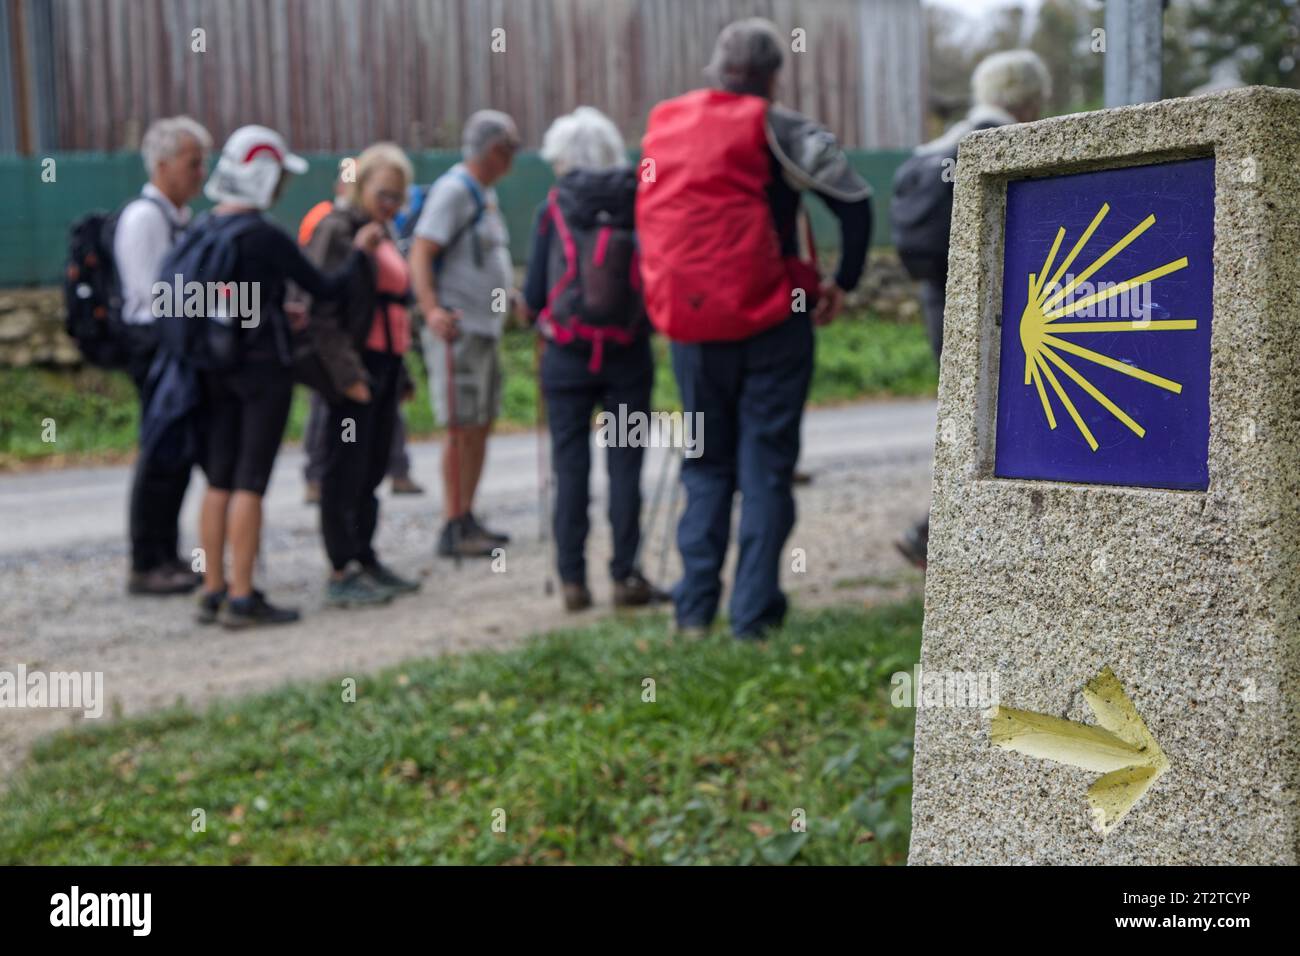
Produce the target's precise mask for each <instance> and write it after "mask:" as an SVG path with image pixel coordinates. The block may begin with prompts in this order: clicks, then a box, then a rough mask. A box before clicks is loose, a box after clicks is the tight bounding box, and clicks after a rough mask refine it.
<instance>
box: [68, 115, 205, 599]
mask: <svg viewBox="0 0 1300 956" xmlns="http://www.w3.org/2000/svg"><path fill="white" fill-rule="evenodd" d="M211 148H212V137H211V136H209V135H208V131H207V130H206V129H204V128H203V127H202V126H201V125H200V124H199V123H197V122H196V121H195V120H192V119H190V118H189V117H188V116H174V117H169V118H167V119H160V120H157V121H156V122H154V123H152V124H151V125H150V126H149V129H148V130H147V131H146V132H145V134H144V139H143V140H142V141H141V144H140V152H141V154H142V155H143V157H144V165H145V169H146V170H147V171H148V173H149V181H148V182H147V183H145V184H144V188H143V189H141V190H140V195H139V196H138V197H137V198H136V199H134V200H132V201H131V202H129V203H127V204H126V205H125V206H124V207H122V210H121V212H119V213H118V214H117V217H116V219H115V220H113V221H111V222H110V223H108V224H107V229H105V228H104V227H103V226H101V227H99V228H100V230H101V232H102V234H103V238H104V239H105V240H111V253H112V258H111V260H110V262H108V263H106V264H105V265H107V266H108V267H109V268H111V269H112V270H114V276H113V278H115V280H116V282H115V285H116V287H117V294H116V296H114V297H113V301H112V302H111V303H110V304H109V305H108V308H109V309H114V310H116V311H117V315H116V316H111V315H109V316H106V320H105V321H106V323H107V324H116V325H117V330H118V331H117V338H118V342H119V343H120V346H121V349H122V353H123V358H124V360H125V366H126V371H127V373H128V374H129V375H130V376H131V381H132V382H134V383H135V387H136V391H137V393H138V394H139V396H140V408H141V412H142V413H143V410H144V408H145V406H147V405H148V403H149V397H150V395H151V393H152V387H151V383H150V376H149V371H150V369H151V368H152V366H153V362H154V356H155V354H156V353H157V351H158V328H157V324H156V319H155V318H154V314H153V285H154V282H155V280H157V278H158V270H159V267H160V266H161V265H162V261H163V259H164V257H165V256H166V255H167V253H168V251H169V250H170V249H171V248H172V246H173V245H174V244H175V242H176V240H177V238H178V237H179V236H180V235H181V233H183V232H184V231H185V228H186V227H187V226H188V225H189V222H190V217H191V210H190V208H189V205H188V203H189V202H190V200H192V199H193V198H194V197H196V196H197V195H198V194H199V190H201V189H202V188H203V179H204V176H206V174H207V165H206V157H207V152H208V150H209V149H211ZM101 258H102V256H101ZM83 278H84V277H83ZM78 304H81V303H74V305H73V308H70V309H69V317H70V319H72V317H73V312H74V311H75V309H76V306H77V305H78ZM115 320H116V322H115ZM79 341H80V340H79ZM152 451H153V450H152V449H146V448H144V447H142V448H141V452H140V454H139V456H138V457H137V458H136V463H135V472H134V475H133V476H132V480H131V499H130V508H129V517H128V522H129V528H130V536H131V572H130V576H129V577H128V579H127V591H128V592H129V593H131V594H152V595H165V594H187V593H189V592H190V591H193V590H194V589H195V588H196V587H198V583H199V581H198V578H197V577H196V575H195V573H194V571H193V570H192V569H191V567H190V562H189V561H183V560H181V557H180V549H179V537H180V534H179V523H180V513H181V504H182V502H183V501H184V500H185V491H186V489H187V488H188V486H189V482H190V470H191V467H192V462H191V461H189V460H188V459H183V458H182V459H179V460H177V459H170V460H169V459H168V458H167V457H166V456H160V455H157V454H152V453H150V452H152Z"/></svg>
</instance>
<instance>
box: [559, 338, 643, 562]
mask: <svg viewBox="0 0 1300 956" xmlns="http://www.w3.org/2000/svg"><path fill="white" fill-rule="evenodd" d="M589 359H590V355H589V354H588V353H586V352H583V351H581V350H578V349H573V348H564V347H562V346H556V345H554V344H552V343H547V345H546V350H545V352H543V353H542V369H541V382H542V391H543V393H544V395H545V397H546V417H547V422H548V424H549V426H550V431H551V467H552V469H553V471H554V474H555V485H556V488H555V523H554V533H555V551H556V560H557V564H558V565H559V567H558V570H559V573H560V580H561V581H563V582H565V583H566V584H586V583H587V559H586V556H585V553H584V552H585V550H586V545H587V532H588V531H589V530H590V528H591V522H590V520H589V518H588V516H587V509H588V505H589V503H590V498H589V495H588V486H587V485H588V483H587V479H588V476H589V474H590V472H591V441H592V438H591V416H592V413H593V412H594V411H595V410H596V406H597V405H600V406H601V407H602V408H604V409H605V410H606V411H609V412H613V413H614V414H615V415H617V414H618V408H619V406H620V405H625V406H627V412H628V413H629V414H630V413H632V412H648V411H649V410H650V392H651V389H652V388H653V387H654V377H655V368H654V356H653V354H652V353H651V351H650V342H649V339H648V338H639V339H638V340H637V341H636V342H634V343H633V344H631V345H629V346H626V347H616V346H608V347H606V349H605V357H604V364H603V365H602V367H601V370H600V371H599V372H595V373H593V372H591V371H589V370H588V369H587V363H588V361H589ZM644 458H645V449H644V448H642V447H640V446H633V447H618V446H611V447H609V448H607V449H605V464H606V467H607V469H608V471H609V524H610V528H611V530H612V532H613V539H614V540H613V555H612V557H611V558H610V562H609V575H610V577H611V578H613V579H614V580H616V581H621V580H623V579H624V578H626V577H627V576H628V575H629V574H631V573H632V572H633V571H635V570H636V569H637V568H636V555H637V549H638V547H639V545H640V542H641V463H642V461H643V459H644Z"/></svg>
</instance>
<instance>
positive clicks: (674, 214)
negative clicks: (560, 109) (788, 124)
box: [636, 90, 819, 342]
mask: <svg viewBox="0 0 1300 956" xmlns="http://www.w3.org/2000/svg"><path fill="white" fill-rule="evenodd" d="M767 108H768V102H767V100H765V99H763V98H762V97H758V96H748V95H743V94H737V93H725V92H722V91H721V90H696V91H694V92H692V93H687V94H685V95H684V96H679V97H677V98H676V99H671V100H666V101H665V102H663V103H660V104H659V105H658V106H656V107H655V108H654V109H653V110H652V111H651V112H650V120H649V123H648V124H647V127H646V134H645V138H644V139H643V140H642V144H641V145H642V150H641V156H642V160H641V163H642V170H643V173H642V180H641V183H640V185H639V187H638V189H637V199H636V225H637V236H638V239H639V241H640V244H641V279H642V284H643V287H644V293H645V304H646V311H647V313H648V314H649V316H650V321H651V322H652V323H653V324H654V327H655V328H656V329H658V330H659V331H660V332H662V333H663V334H664V335H666V336H668V337H669V338H670V339H672V340H674V341H677V342H710V341H734V340H736V339H744V338H749V337H750V336H752V335H754V334H756V333H758V332H761V331H763V330H764V329H767V328H770V327H771V326H773V325H776V324H777V323H779V322H782V321H784V320H785V319H786V318H787V317H789V315H790V313H791V311H792V306H793V304H794V299H793V292H794V290H795V289H803V290H804V292H805V296H806V298H805V305H806V307H807V308H808V309H810V310H811V308H812V305H813V304H814V302H815V299H816V296H817V291H818V285H819V283H818V275H817V267H816V264H815V262H811V261H806V260H803V259H800V258H798V257H795V256H788V257H786V256H782V255H781V243H780V240H779V238H778V237H777V234H776V226H775V224H774V222H773V220H772V211H771V207H770V206H769V204H768V197H767V186H768V184H769V182H770V181H771V179H772V156H771V153H770V151H769V149H768V145H767ZM649 162H653V167H652V168H651V167H647V163H649ZM651 172H652V175H651Z"/></svg>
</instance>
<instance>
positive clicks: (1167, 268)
mask: <svg viewBox="0 0 1300 956" xmlns="http://www.w3.org/2000/svg"><path fill="white" fill-rule="evenodd" d="M1108 212H1110V204H1109V203H1103V204H1102V206H1101V208H1100V209H1099V210H1097V215H1095V216H1094V217H1093V219H1092V222H1091V223H1090V224H1089V225H1088V228H1087V229H1085V230H1084V231H1083V235H1081V236H1080V237H1079V241H1078V242H1076V243H1075V244H1074V247H1073V248H1072V249H1071V250H1070V253H1069V255H1067V256H1066V257H1065V260H1064V261H1063V262H1062V263H1061V264H1060V265H1059V266H1057V268H1056V272H1055V273H1054V274H1053V275H1052V277H1051V279H1050V280H1048V279H1047V278H1046V276H1047V273H1048V271H1049V270H1050V269H1051V268H1052V264H1053V263H1054V262H1055V261H1056V254H1057V253H1058V252H1059V251H1060V249H1061V243H1062V242H1063V241H1064V239H1065V227H1064V226H1061V227H1060V228H1059V229H1058V230H1057V232H1056V240H1055V241H1054V242H1053V243H1052V248H1051V249H1050V250H1049V251H1048V253H1047V259H1046V260H1045V261H1044V262H1043V267H1042V268H1041V269H1040V270H1039V271H1038V272H1031V273H1030V274H1029V294H1028V296H1027V297H1026V302H1025V311H1024V312H1023V313H1021V316H1020V344H1021V346H1022V347H1023V348H1024V350H1025V385H1026V386H1028V385H1030V384H1031V383H1032V384H1033V385H1034V386H1035V387H1036V388H1037V389H1038V397H1039V399H1040V400H1041V401H1042V403H1043V414H1044V415H1046V416H1047V424H1048V426H1049V427H1050V428H1053V429H1055V428H1056V416H1055V415H1054V414H1053V412H1052V402H1051V399H1050V398H1049V397H1048V394H1047V388H1046V386H1045V385H1044V379H1045V380H1046V382H1047V384H1048V385H1050V386H1051V388H1052V391H1053V392H1055V393H1056V397H1057V399H1059V400H1060V402H1061V404H1062V405H1063V406H1064V407H1065V410H1066V411H1067V412H1068V413H1069V415H1070V417H1071V418H1072V419H1074V424H1075V425H1076V426H1078V429H1079V432H1080V434H1082V435H1083V437H1084V439H1085V440H1086V441H1087V442H1088V445H1089V447H1091V448H1092V450H1093V451H1096V450H1097V439H1096V438H1094V437H1093V435H1092V432H1091V431H1090V430H1089V429H1088V426H1087V425H1086V424H1084V421H1083V419H1082V418H1081V417H1080V415H1079V410H1078V409H1077V408H1075V407H1074V403H1073V402H1071V401H1070V398H1069V396H1067V395H1066V394H1065V389H1063V388H1062V387H1061V383H1060V380H1059V379H1057V377H1056V374H1055V373H1054V372H1053V371H1052V366H1053V365H1054V366H1056V368H1057V369H1059V370H1060V371H1062V372H1064V373H1065V374H1066V375H1067V376H1069V378H1071V379H1072V380H1073V381H1074V383H1075V384H1076V385H1078V386H1079V387H1080V388H1081V389H1083V390H1084V391H1085V392H1087V393H1088V394H1089V395H1090V396H1092V398H1093V399H1095V400H1096V401H1097V402H1098V404H1100V405H1101V406H1102V407H1103V408H1105V409H1106V411H1108V412H1110V413H1111V414H1112V415H1114V416H1115V417H1116V418H1117V419H1119V420H1120V421H1121V422H1123V423H1124V424H1125V425H1126V426H1127V427H1128V428H1129V429H1130V430H1131V431H1132V432H1133V433H1134V434H1135V435H1137V436H1138V437H1139V438H1141V437H1143V436H1144V435H1145V434H1146V430H1145V429H1143V427H1142V426H1141V425H1139V424H1138V423H1137V422H1135V421H1134V420H1133V419H1132V418H1130V417H1129V416H1128V415H1127V414H1126V413H1125V412H1124V410H1123V409H1121V408H1120V407H1119V406H1118V405H1116V404H1115V403H1114V402H1113V401H1111V400H1110V399H1109V398H1107V397H1106V395H1105V394H1103V393H1102V391H1101V390H1100V389H1098V388H1097V387H1096V386H1095V385H1093V384H1092V383H1091V382H1090V381H1088V379H1087V378H1085V377H1084V376H1083V375H1081V374H1080V373H1079V372H1078V371H1077V370H1076V369H1075V368H1074V367H1073V366H1072V365H1071V364H1070V363H1069V362H1067V361H1066V360H1065V359H1064V358H1062V357H1061V355H1060V354H1059V353H1060V352H1066V353H1068V354H1070V355H1073V356H1077V357H1078V358H1081V359H1085V360H1087V361H1089V362H1093V363H1095V364H1097V365H1101V366H1103V367H1105V368H1108V369H1113V370H1114V371H1116V372H1120V373H1122V374H1124V375H1129V376H1132V377H1133V378H1136V379H1139V380H1140V381H1143V382H1147V383H1149V384H1151V385H1155V386H1157V387H1158V388H1163V389H1167V390H1168V391H1170V392H1173V393H1174V394H1179V393H1180V392H1182V390H1183V387H1182V385H1180V384H1178V383H1177V382H1174V381H1170V380H1169V379H1167V378H1161V377H1160V376H1159V375H1155V374H1152V373H1151V372H1148V371H1145V370H1144V369H1140V368H1137V367H1135V366H1133V365H1128V364H1126V363H1124V362H1121V361H1118V360H1117V359H1113V358H1111V357H1110V356H1109V355H1103V354H1101V353H1100V352H1094V351H1093V350H1092V349H1087V348H1084V347H1083V346H1081V345H1078V344H1076V343H1074V342H1071V341H1069V340H1068V339H1065V338H1062V337H1061V336H1065V335H1070V334H1072V333H1076V332H1170V331H1175V330H1187V329H1195V328H1196V320H1195V319H1168V320H1161V321H1153V320H1150V319H1134V320H1126V321H1118V322H1059V321H1058V320H1059V319H1063V318H1067V317H1069V316H1071V315H1075V314H1076V313H1078V312H1081V311H1083V310H1086V309H1089V308H1090V307H1091V306H1093V305H1094V304H1096V303H1098V302H1101V301H1104V300H1106V299H1109V298H1111V297H1112V296H1117V295H1122V294H1124V293H1127V292H1129V291H1131V290H1134V289H1137V288H1139V287H1140V286H1142V285H1144V284H1145V283H1148V282H1154V281H1155V280H1156V279H1159V278H1160V277H1161V276H1166V275H1169V273H1171V272H1177V271H1178V270H1179V269H1184V268H1186V267H1187V257H1186V256H1183V257H1182V258H1181V259H1175V260H1174V261H1172V262H1166V263H1165V264H1164V265H1162V266H1159V267H1158V268H1155V269H1151V270H1150V271H1148V272H1144V273H1142V274H1141V275H1138V276H1134V277H1133V278H1131V279H1126V280H1124V281H1123V282H1119V283H1115V284H1114V285H1107V286H1105V287H1104V288H1102V289H1101V290H1100V291H1098V292H1096V293H1094V294H1092V295H1087V296H1084V297H1083V298H1081V299H1078V300H1075V301H1071V302H1068V303H1067V304H1065V305H1060V302H1061V300H1062V299H1064V298H1066V297H1067V296H1068V295H1070V293H1071V292H1073V291H1074V290H1075V289H1076V288H1078V286H1079V285H1080V283H1083V282H1086V281H1087V280H1088V279H1089V278H1091V277H1092V276H1093V275H1094V274H1095V273H1096V272H1097V270H1099V269H1100V268H1101V267H1102V266H1104V265H1105V264H1106V263H1108V262H1110V260H1111V259H1113V258H1115V256H1117V255H1119V253H1120V252H1122V251H1123V250H1124V249H1126V248H1127V247H1128V246H1129V244H1130V243H1132V242H1133V240H1135V239H1137V238H1138V237H1139V236H1141V235H1142V233H1144V232H1146V231H1147V230H1148V229H1150V228H1151V227H1152V226H1153V225H1155V221H1156V217H1155V216H1154V215H1152V216H1147V217H1146V218H1145V219H1143V220H1142V221H1141V222H1140V223H1138V224H1137V225H1136V226H1134V227H1133V229H1132V231H1130V232H1129V234H1128V235H1126V236H1125V237H1124V238H1123V239H1120V240H1119V241H1118V242H1116V243H1115V244H1114V245H1113V246H1111V247H1110V248H1109V249H1107V250H1106V251H1105V252H1103V253H1102V254H1101V255H1100V256H1098V257H1097V258H1096V260H1094V261H1093V263H1092V264H1091V265H1089V266H1088V267H1087V268H1086V269H1084V270H1083V271H1082V272H1080V273H1079V274H1078V275H1077V276H1073V277H1072V278H1071V279H1070V281H1069V282H1067V283H1066V285H1065V286H1063V287H1061V288H1059V289H1058V288H1056V284H1057V283H1058V282H1059V281H1060V279H1061V277H1062V276H1063V275H1065V272H1066V270H1067V269H1069V268H1070V266H1071V265H1072V264H1073V262H1074V260H1075V258H1076V257H1077V256H1078V255H1079V253H1080V251H1082V249H1083V247H1084V246H1085V245H1087V243H1088V240H1089V239H1091V238H1092V234H1093V233H1094V232H1096V231H1097V227H1098V226H1099V225H1101V221H1102V220H1103V219H1105V218H1106V214H1107V213H1108Z"/></svg>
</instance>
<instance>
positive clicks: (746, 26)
mask: <svg viewBox="0 0 1300 956" xmlns="http://www.w3.org/2000/svg"><path fill="white" fill-rule="evenodd" d="M784 62H785V50H784V47H783V41H782V39H781V34H780V33H778V32H777V30H776V25H775V24H773V23H772V21H771V20H764V19H763V18H762V17H750V18H749V19H747V20H737V21H735V22H734V23H729V24H727V25H726V26H725V27H723V28H722V32H721V33H719V34H718V42H717V43H715V44H714V46H713V59H711V60H710V61H709V65H708V66H706V67H705V68H704V75H705V76H707V77H708V78H709V80H710V82H712V83H713V84H714V85H716V86H718V87H719V88H721V89H724V90H726V91H727V92H729V93H751V94H753V95H755V96H767V95H768V91H769V90H770V88H771V84H772V77H773V76H775V75H776V73H777V71H778V70H780V69H781V64H783V63H784Z"/></svg>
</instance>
